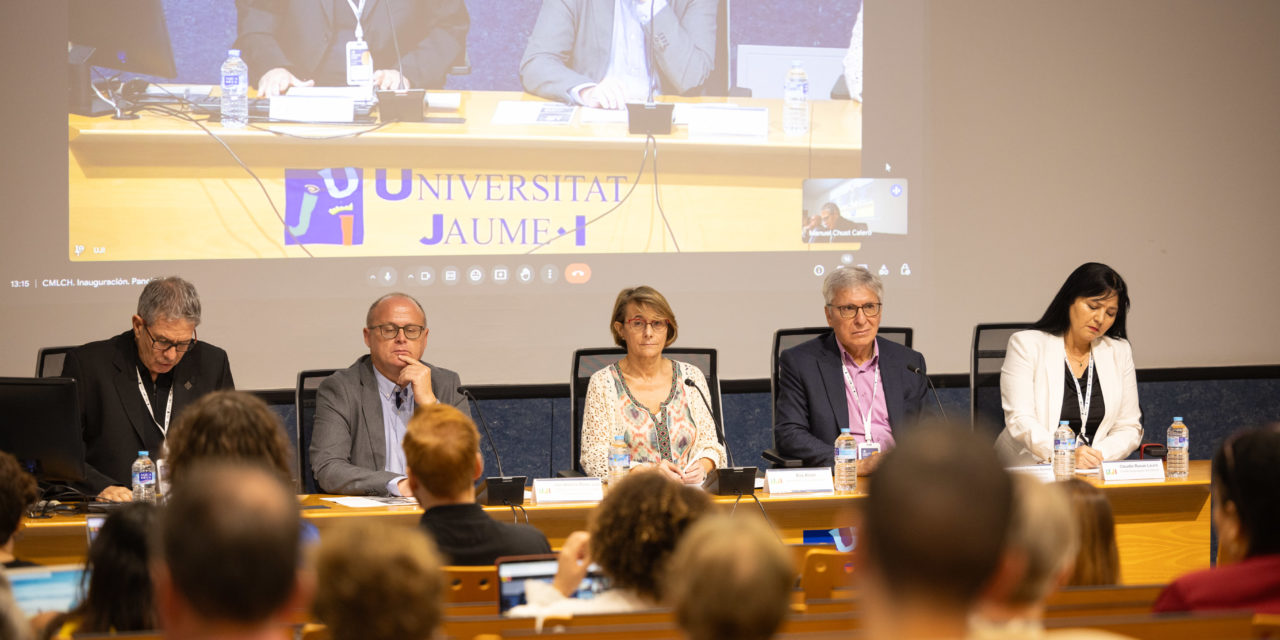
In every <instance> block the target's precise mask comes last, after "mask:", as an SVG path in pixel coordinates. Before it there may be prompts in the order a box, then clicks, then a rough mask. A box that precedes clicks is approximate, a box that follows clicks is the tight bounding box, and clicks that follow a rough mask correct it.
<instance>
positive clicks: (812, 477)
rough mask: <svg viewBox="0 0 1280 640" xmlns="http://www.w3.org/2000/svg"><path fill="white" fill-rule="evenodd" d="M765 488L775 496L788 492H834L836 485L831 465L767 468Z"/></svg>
mask: <svg viewBox="0 0 1280 640" xmlns="http://www.w3.org/2000/svg"><path fill="white" fill-rule="evenodd" d="M764 490H765V492H766V493H768V494H770V495H775V496H776V495H783V494H788V493H825V494H834V493H835V492H836V485H835V480H834V479H833V478H832V477H831V467H812V468H807V469H766V470H765V472H764Z"/></svg>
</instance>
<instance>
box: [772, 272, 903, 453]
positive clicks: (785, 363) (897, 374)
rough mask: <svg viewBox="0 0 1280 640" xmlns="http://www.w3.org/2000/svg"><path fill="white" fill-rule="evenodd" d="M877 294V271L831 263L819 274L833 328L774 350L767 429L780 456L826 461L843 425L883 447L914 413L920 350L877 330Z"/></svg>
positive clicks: (880, 286) (881, 286)
mask: <svg viewBox="0 0 1280 640" xmlns="http://www.w3.org/2000/svg"><path fill="white" fill-rule="evenodd" d="M883 293H884V284H883V283H881V281H880V278H879V277H877V276H876V275H875V274H873V273H871V272H870V271H867V270H866V269H864V268H862V267H852V268H845V269H836V270H835V271H832V272H831V273H830V274H828V275H827V278H826V280H825V281H823V283H822V296H823V298H824V299H825V300H826V306H825V307H824V308H823V311H824V312H825V313H826V316H827V324H828V325H830V326H831V329H832V332H831V333H827V334H823V335H821V336H819V337H817V338H814V339H812V340H809V341H808V342H804V343H802V344H799V345H796V346H795V347H792V348H790V349H787V350H786V351H783V352H782V353H781V354H780V355H779V356H778V400H777V404H776V409H775V413H774V416H773V436H774V443H775V444H776V445H777V448H778V452H779V453H780V454H782V455H783V456H786V457H790V458H800V459H801V460H803V461H804V466H806V467H829V466H831V464H832V462H833V461H834V457H835V456H834V451H833V445H834V444H835V440H836V436H838V435H840V430H841V429H842V428H846V427H847V428H849V431H850V433H852V434H853V436H854V438H855V439H857V441H858V442H859V443H864V442H874V443H879V444H880V445H881V447H882V449H884V450H887V449H888V448H889V447H892V446H893V444H894V441H895V439H896V438H897V437H898V436H900V435H901V433H902V431H904V430H908V429H910V427H911V426H912V423H914V422H915V421H916V420H917V418H918V416H919V413H920V407H921V405H922V403H923V402H924V395H925V389H926V386H927V381H926V380H925V376H924V371H925V364H924V356H922V355H920V353H919V352H917V351H913V350H912V349H909V348H907V347H904V346H902V345H900V344H898V343H896V342H893V341H891V340H885V339H883V338H879V337H877V336H876V333H877V332H878V331H879V329H880V318H881V315H880V311H881V308H882V304H881V302H880V301H881V298H882V296H883ZM917 368H918V369H919V371H920V373H916V372H914V371H913V370H912V369H917ZM877 460H878V456H876V457H872V458H870V459H868V460H862V461H859V463H858V473H859V474H866V473H870V472H871V471H872V470H874V469H875V466H876V464H877Z"/></svg>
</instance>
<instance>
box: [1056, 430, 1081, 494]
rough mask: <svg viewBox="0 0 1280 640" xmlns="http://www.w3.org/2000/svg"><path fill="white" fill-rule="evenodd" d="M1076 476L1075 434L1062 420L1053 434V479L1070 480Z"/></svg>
mask: <svg viewBox="0 0 1280 640" xmlns="http://www.w3.org/2000/svg"><path fill="white" fill-rule="evenodd" d="M1075 475H1076V432H1074V431H1072V430H1071V423H1069V422H1067V421H1066V420H1063V421H1062V422H1059V423H1058V430H1057V431H1055V432H1053V479H1054V480H1070V479H1071V478H1074V477H1075Z"/></svg>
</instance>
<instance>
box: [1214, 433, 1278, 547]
mask: <svg viewBox="0 0 1280 640" xmlns="http://www.w3.org/2000/svg"><path fill="white" fill-rule="evenodd" d="M1213 489H1214V522H1215V523H1216V524H1217V526H1218V561H1219V562H1221V563H1231V562H1238V561H1240V560H1243V559H1245V558H1251V557H1254V556H1261V555H1271V554H1277V553H1280V423H1273V424H1270V425H1268V426H1265V427H1261V428H1257V429H1246V430H1243V431H1238V432H1236V433H1234V434H1232V435H1231V436H1229V437H1228V438H1227V439H1226V441H1224V442H1223V443H1222V446H1221V447H1219V448H1218V452H1217V453H1216V454H1215V455H1214V457H1213Z"/></svg>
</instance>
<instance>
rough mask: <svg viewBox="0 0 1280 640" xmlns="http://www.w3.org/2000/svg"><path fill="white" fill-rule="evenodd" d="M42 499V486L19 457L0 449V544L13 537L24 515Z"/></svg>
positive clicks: (2, 544)
mask: <svg viewBox="0 0 1280 640" xmlns="http://www.w3.org/2000/svg"><path fill="white" fill-rule="evenodd" d="M39 499H40V486H39V485H38V484H37V483H36V479H35V477H34V476H32V475H31V474H29V473H27V471H26V469H23V468H22V465H21V464H20V463H19V462H18V459H17V458H14V457H13V456H12V455H10V454H9V453H7V452H5V451H0V546H4V545H5V544H7V543H8V542H9V541H10V540H12V539H13V534H15V533H17V531H18V524H19V523H21V522H22V516H23V514H25V513H26V512H27V509H30V508H31V505H33V504H35V503H36V500H39Z"/></svg>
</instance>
